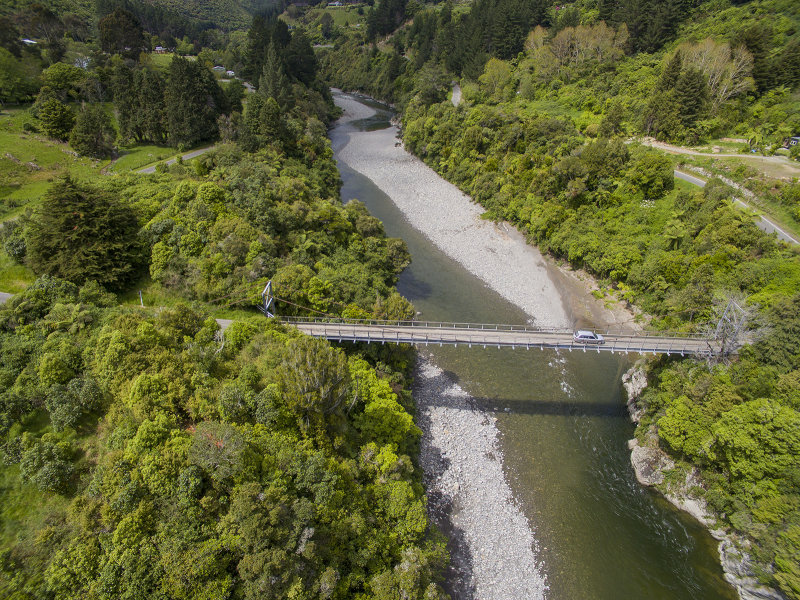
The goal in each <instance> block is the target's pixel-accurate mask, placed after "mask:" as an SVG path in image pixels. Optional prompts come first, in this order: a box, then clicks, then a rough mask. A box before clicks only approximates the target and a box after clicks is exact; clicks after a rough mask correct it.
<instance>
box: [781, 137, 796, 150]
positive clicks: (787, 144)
mask: <svg viewBox="0 0 800 600" xmlns="http://www.w3.org/2000/svg"><path fill="white" fill-rule="evenodd" d="M797 144H800V135H794V136H792V137H790V138H789V139H787V140H786V141H785V142H783V145H784V147H785V148H791V147H792V146H797Z"/></svg>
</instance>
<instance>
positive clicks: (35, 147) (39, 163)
mask: <svg viewBox="0 0 800 600" xmlns="http://www.w3.org/2000/svg"><path fill="white" fill-rule="evenodd" d="M25 124H29V125H35V119H34V118H33V117H31V116H30V114H29V112H28V109H27V107H25V108H10V109H8V108H7V109H5V110H3V111H2V112H0V221H3V220H6V219H9V218H13V217H15V216H16V215H18V214H19V213H20V212H22V211H23V210H24V209H25V207H27V206H31V205H34V204H36V203H37V202H38V201H39V200H40V199H41V197H42V195H43V194H44V192H45V191H46V190H47V188H48V186H49V185H50V183H51V182H52V181H53V180H54V179H55V178H56V177H58V176H59V175H61V174H62V173H71V174H73V175H74V176H75V177H77V178H79V179H84V178H91V177H95V176H97V174H99V173H100V171H101V169H102V168H103V167H104V166H105V165H107V164H108V161H96V160H92V159H90V158H83V157H80V156H78V155H77V154H76V153H75V152H74V151H73V150H72V149H71V148H70V147H69V146H68V145H67V144H66V143H64V142H59V141H56V140H51V139H49V138H47V137H45V136H44V135H43V134H40V133H33V132H30V131H25V129H24V126H25Z"/></svg>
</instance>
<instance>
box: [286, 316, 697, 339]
mask: <svg viewBox="0 0 800 600" xmlns="http://www.w3.org/2000/svg"><path fill="white" fill-rule="evenodd" d="M275 318H276V319H278V320H279V321H282V322H284V323H289V324H294V323H297V324H300V323H330V324H340V325H355V326H357V325H376V326H382V327H424V328H441V329H464V330H475V331H510V332H520V333H552V334H570V335H571V334H572V333H573V332H574V331H575V330H573V329H567V328H564V327H533V326H528V325H508V324H502V323H458V322H446V321H417V320H413V321H409V320H385V319H345V318H335V317H286V316H277V317H275ZM580 329H582V330H585V331H593V332H595V333H599V334H602V335H608V336H614V337H617V338H632V339H642V338H649V337H653V338H676V339H697V340H703V339H709V338H708V336H705V335H703V334H701V333H687V332H675V331H637V332H632V331H621V330H614V329H613V328H588V327H581V328H580Z"/></svg>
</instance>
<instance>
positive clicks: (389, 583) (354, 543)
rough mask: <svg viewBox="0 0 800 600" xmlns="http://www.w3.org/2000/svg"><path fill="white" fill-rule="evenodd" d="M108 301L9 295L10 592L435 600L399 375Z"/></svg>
mask: <svg viewBox="0 0 800 600" xmlns="http://www.w3.org/2000/svg"><path fill="white" fill-rule="evenodd" d="M115 303H116V300H115V299H114V298H113V297H111V296H109V295H107V294H104V293H103V292H102V291H101V290H100V289H99V288H98V287H96V286H92V285H87V286H85V287H83V288H77V287H75V286H73V285H71V284H68V283H65V282H62V281H59V280H56V279H51V278H43V279H40V280H38V281H37V282H36V283H35V284H34V285H33V286H31V287H30V288H29V289H28V290H27V291H26V292H25V293H24V294H21V295H19V296H17V297H15V298H14V299H13V300H11V301H10V303H9V304H7V305H6V306H5V307H3V308H2V310H0V348H2V352H0V357H2V358H0V377H2V380H3V387H2V392H0V433H2V438H1V439H2V452H3V458H4V462H5V464H6V465H7V466H5V467H3V481H4V485H3V488H2V491H0V500H2V502H0V506H2V510H1V511H0V515H2V519H3V532H4V534H3V537H2V552H1V553H0V590H2V595H3V597H5V598H20V599H21V598H29V597H36V598H59V599H61V598H98V599H100V598H129V599H139V598H141V599H145V598H147V599H152V598H197V597H204V598H253V599H256V598H258V599H263V598H276V599H277V598H287V597H293V598H342V599H344V598H363V599H365V600H366V599H368V598H394V597H401V596H402V597H405V598H423V597H424V598H430V599H433V598H439V597H442V594H441V591H440V590H439V588H438V587H437V586H436V584H435V582H434V580H433V577H434V574H435V573H436V572H438V570H439V569H440V567H441V565H442V564H443V561H444V560H445V555H444V553H443V547H442V545H440V544H438V543H434V542H431V541H430V540H429V538H428V534H427V529H428V525H427V518H426V514H425V500H424V495H423V490H422V486H421V484H420V481H419V476H418V473H417V471H415V469H414V467H413V463H412V461H411V459H410V456H413V455H414V453H415V448H416V444H417V440H418V437H419V430H418V429H417V428H416V427H415V426H414V424H413V421H412V419H411V415H410V414H409V412H408V410H409V408H410V398H409V397H408V395H406V394H403V395H400V396H398V395H397V394H396V393H395V391H393V389H398V387H397V386H398V385H401V384H402V376H400V375H394V376H392V378H390V379H389V378H387V376H385V375H383V376H382V375H379V374H378V373H376V371H375V370H374V369H373V368H371V367H370V366H369V365H368V364H367V363H366V362H365V361H364V360H363V359H362V358H360V357H358V356H357V355H352V356H349V357H348V356H345V355H344V354H343V353H342V351H341V350H337V349H334V348H331V347H330V346H329V345H328V344H327V343H326V342H323V341H319V340H313V339H309V338H304V337H299V336H298V334H297V333H291V332H289V331H284V330H283V329H281V328H280V327H277V326H275V325H269V324H268V323H267V321H265V320H264V319H263V317H259V318H255V319H253V320H251V321H242V322H237V323H236V324H234V325H233V326H231V328H230V329H229V330H228V331H227V332H226V333H225V335H224V344H223V343H222V338H220V336H219V334H218V333H217V329H218V326H217V324H216V323H215V322H214V320H213V319H210V318H207V317H205V316H204V315H202V314H200V313H197V312H194V311H192V310H190V309H188V308H186V307H183V306H179V307H177V308H175V309H170V310H163V311H160V312H159V313H158V314H157V315H154V314H150V313H147V312H140V311H135V310H134V311H132V310H122V309H119V308H115V307H114V304H115ZM28 498H36V500H35V502H34V503H33V504H34V505H35V506H28V505H26V502H27V500H26V499H28Z"/></svg>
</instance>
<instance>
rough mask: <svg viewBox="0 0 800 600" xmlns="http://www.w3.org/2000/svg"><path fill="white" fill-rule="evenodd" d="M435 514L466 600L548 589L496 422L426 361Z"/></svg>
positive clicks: (421, 382)
mask: <svg viewBox="0 0 800 600" xmlns="http://www.w3.org/2000/svg"><path fill="white" fill-rule="evenodd" d="M412 391H413V394H414V399H415V400H416V403H417V424H418V425H419V427H420V428H421V429H422V431H423V432H424V434H423V437H422V444H421V449H420V463H421V465H422V469H423V471H424V473H425V489H426V490H427V494H428V513H429V515H430V517H431V519H432V520H433V522H434V523H435V524H436V525H437V526H438V527H439V528H440V529H441V530H442V531H443V532H445V533H446V534H447V536H448V540H449V542H448V550H449V552H450V556H451V565H450V571H449V573H448V576H447V582H448V586H447V587H448V592H450V594H451V596H452V597H453V598H458V599H459V600H472V599H475V600H507V599H508V598H526V599H540V598H544V597H545V591H546V590H547V584H546V581H545V577H544V575H543V573H542V569H541V565H540V564H539V560H538V558H537V557H538V554H539V547H538V544H537V542H536V540H535V539H534V536H533V532H532V530H531V527H530V524H529V523H528V521H527V519H526V518H525V516H524V515H523V514H522V511H521V510H520V509H519V507H518V505H517V502H516V501H515V500H514V497H513V495H512V492H511V488H510V487H509V485H508V483H507V482H506V480H505V475H504V473H503V460H502V459H503V457H502V452H501V449H500V441H499V431H498V429H497V426H496V421H497V419H496V418H495V417H494V416H493V415H491V414H489V413H486V412H483V411H481V410H480V409H478V408H477V407H476V406H475V404H474V401H473V399H472V398H471V397H470V395H469V394H468V393H467V392H465V391H464V390H463V389H462V388H461V387H460V386H459V385H458V384H456V383H454V382H453V381H452V380H451V379H450V377H448V375H447V374H446V373H444V372H443V371H442V370H441V369H440V368H439V367H437V366H436V365H435V364H434V363H433V362H432V361H431V357H430V356H429V355H427V354H423V353H420V354H419V357H418V359H417V366H416V369H415V373H414V387H413V390H412Z"/></svg>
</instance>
